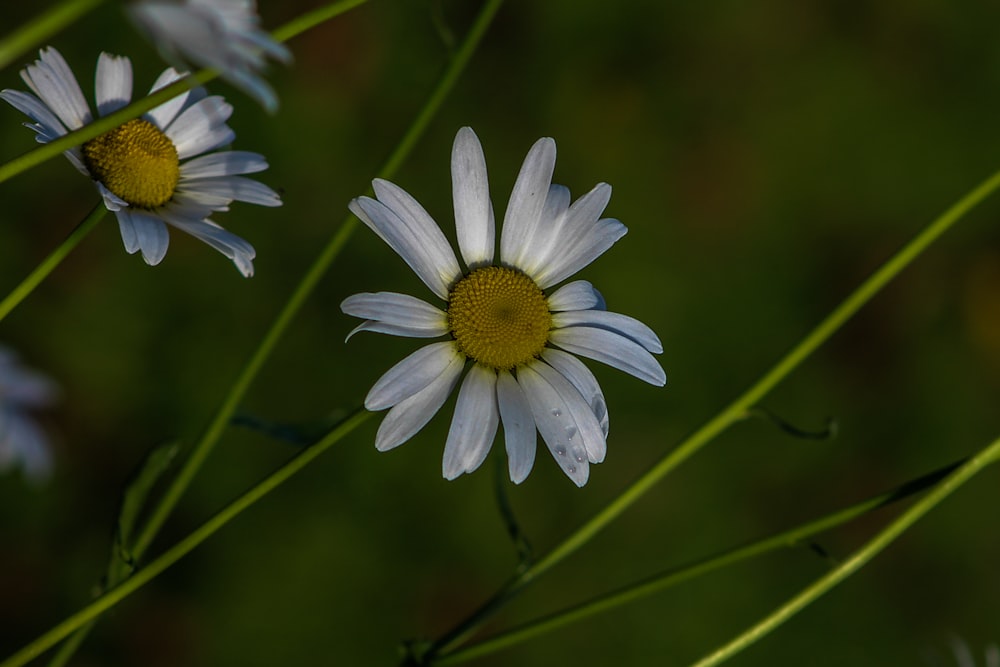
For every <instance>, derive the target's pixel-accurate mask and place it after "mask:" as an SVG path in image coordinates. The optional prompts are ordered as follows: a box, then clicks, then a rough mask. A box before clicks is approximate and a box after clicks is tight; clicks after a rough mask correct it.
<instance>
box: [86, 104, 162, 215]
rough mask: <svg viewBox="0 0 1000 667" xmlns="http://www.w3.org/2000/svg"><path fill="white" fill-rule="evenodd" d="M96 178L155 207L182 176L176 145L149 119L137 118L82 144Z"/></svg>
mask: <svg viewBox="0 0 1000 667" xmlns="http://www.w3.org/2000/svg"><path fill="white" fill-rule="evenodd" d="M82 150H83V159H84V162H85V163H86V165H87V169H89V170H90V173H91V174H92V175H93V176H94V178H95V179H97V180H99V181H100V182H101V183H104V186H105V187H106V188H107V189H108V190H111V192H113V193H115V194H116V195H118V196H119V197H121V198H122V199H124V200H125V201H127V202H128V203H129V204H131V205H132V206H136V207H138V208H146V209H153V208H158V207H160V206H163V205H164V204H166V203H167V202H168V201H170V198H171V197H173V196H174V190H176V189H177V181H178V179H179V178H180V161H179V160H178V157H177V148H176V147H175V146H174V144H173V142H172V141H170V139H169V137H167V135H165V134H164V133H163V131H162V130H160V129H159V128H158V127H156V126H155V125H153V124H152V123H150V122H149V121H147V120H143V119H141V118H134V119H132V120H130V121H128V122H127V123H125V124H124V125H119V126H118V127H116V128H115V129H113V130H108V131H107V132H105V133H104V134H102V135H100V136H98V137H95V138H93V139H91V140H90V141H88V142H87V143H85V144H84V145H83V148H82Z"/></svg>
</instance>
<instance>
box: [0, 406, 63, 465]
mask: <svg viewBox="0 0 1000 667" xmlns="http://www.w3.org/2000/svg"><path fill="white" fill-rule="evenodd" d="M6 412H7V414H6V415H5V417H6V418H0V427H2V428H0V459H8V461H7V463H10V462H17V461H20V463H21V467H22V469H23V470H24V474H25V476H26V477H27V478H28V479H30V480H32V481H41V480H43V479H45V478H46V477H48V476H49V474H50V473H51V472H52V454H51V453H50V452H49V443H48V438H46V437H45V434H44V433H42V431H41V429H39V428H38V426H37V425H36V424H35V423H34V421H32V420H31V419H30V418H29V417H27V416H26V415H23V414H21V413H19V412H17V411H14V410H10V411H6ZM5 450H6V451H5ZM0 462H2V461H0Z"/></svg>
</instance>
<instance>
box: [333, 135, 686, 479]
mask: <svg viewBox="0 0 1000 667" xmlns="http://www.w3.org/2000/svg"><path fill="white" fill-rule="evenodd" d="M555 160H556V145H555V142H554V141H553V140H552V139H548V138H545V139H540V140H539V141H538V142H536V143H535V145H534V146H532V148H531V151H530V152H529V153H528V156H527V157H526V158H525V160H524V165H523V166H522V167H521V172H520V174H519V175H518V177H517V182H516V183H515V185H514V190H513V192H512V193H511V196H510V202H509V203H508V205H507V212H506V216H505V218H504V222H503V229H502V231H501V234H500V248H499V254H497V253H496V252H495V249H494V245H495V232H494V217H493V206H492V204H491V202H490V196H489V185H488V182H487V178H486V158H485V157H484V156H483V149H482V147H481V146H480V144H479V139H478V138H477V137H476V135H475V133H474V132H473V131H472V130H471V129H469V128H467V127H465V128H462V129H461V130H459V131H458V135H457V136H456V137H455V144H454V147H453V149H452V157H451V174H452V187H453V200H454V205H455V225H456V229H457V233H458V245H459V249H460V250H461V254H462V258H463V260H464V261H465V265H466V267H468V268H467V270H463V269H462V268H461V266H460V265H459V262H458V259H457V258H456V257H455V253H454V251H453V250H452V248H451V246H450V245H449V243H448V241H447V240H446V239H445V236H444V234H443V233H442V231H441V229H440V228H439V227H438V225H437V223H435V222H434V220H433V219H432V218H431V216H430V215H429V214H428V213H427V212H426V211H425V210H424V209H423V208H422V207H421V206H420V204H419V203H417V201H416V200H415V199H414V198H413V197H411V196H410V195H409V194H407V193H406V192H405V191H403V190H402V189H401V188H399V187H398V186H396V185H394V184H392V183H390V182H388V181H384V180H375V181H373V183H372V185H373V187H374V189H375V196H376V197H377V199H371V198H369V197H360V198H358V199H354V200H352V201H351V203H350V209H351V211H353V212H354V214H355V215H357V216H358V217H359V218H361V220H362V221H363V222H364V223H365V224H366V225H368V227H370V228H371V229H372V231H374V232H375V233H376V234H378V236H379V237H380V238H381V239H382V240H383V241H385V242H386V243H388V244H389V246H390V247H391V248H392V249H393V250H395V251H396V252H397V253H398V254H399V255H400V256H401V257H402V258H403V259H404V260H405V261H406V263H407V264H409V266H410V268H412V269H413V270H414V272H415V273H416V274H417V276H418V277H419V278H420V279H421V280H422V281H423V282H424V284H425V285H427V287H429V288H430V289H431V291H432V292H434V294H436V295H437V296H438V297H439V298H441V299H442V300H444V301H445V302H446V307H445V309H444V310H442V309H440V308H438V307H436V306H434V305H431V304H429V303H427V302H425V301H423V300H421V299H418V298H416V297H412V296H407V295H405V294H396V293H392V292H379V293H374V294H373V293H363V294H355V295H354V296H351V297H348V298H347V299H346V300H344V302H343V303H342V304H341V309H342V310H343V311H344V312H345V313H347V314H348V315H353V316H355V317H362V318H365V320H366V321H365V322H364V323H362V324H361V325H360V326H358V327H357V328H355V329H354V331H352V332H351V333H350V335H349V336H348V338H350V336H352V335H354V334H355V333H356V332H358V331H378V332H381V333H388V334H393V335H397V336H410V337H414V338H436V337H443V336H447V339H446V340H442V341H438V342H433V343H431V344H429V345H427V346H425V347H422V348H420V349H419V350H417V351H416V352H414V353H413V354H411V355H409V356H408V357H406V358H405V359H403V361H401V362H399V363H398V364H396V365H395V366H393V367H392V368H391V369H390V370H389V371H388V372H387V373H385V375H383V376H382V377H381V378H380V379H379V380H378V381H377V382H376V383H375V386H373V387H372V389H371V391H370V392H369V393H368V396H367V398H366V399H365V407H366V408H368V409H369V410H385V409H387V408H391V409H390V410H389V413H388V414H387V415H386V417H385V419H384V420H383V421H382V424H381V425H380V426H379V429H378V435H377V436H376V440H375V446H376V447H377V448H378V449H379V450H381V451H385V450H388V449H391V448H393V447H396V446H398V445H400V444H402V443H404V442H406V441H407V440H408V439H409V438H410V437H412V436H413V435H414V434H415V433H416V432H417V431H419V430H420V429H421V428H423V426H424V425H425V424H426V423H427V422H428V421H429V420H430V419H431V417H433V416H434V414H435V413H436V412H437V411H438V410H439V409H440V408H441V406H442V404H443V403H444V402H445V399H446V398H447V397H448V395H449V394H450V393H451V391H452V390H453V389H454V388H455V387H456V386H457V385H458V383H459V380H460V378H461V376H462V372H463V370H464V369H465V368H466V366H467V365H468V366H469V372H468V373H467V374H466V376H465V380H464V381H463V382H462V386H461V388H460V389H459V392H458V402H457V405H456V407H455V415H454V418H453V419H452V422H451V428H450V430H449V432H448V438H447V442H446V443H445V448H444V462H443V466H442V467H443V472H444V476H445V477H446V478H447V479H454V478H456V477H458V476H459V475H461V474H462V473H466V472H472V471H473V470H475V469H476V468H478V467H479V465H480V464H481V463H482V462H483V460H484V459H485V458H486V455H487V453H488V452H489V449H490V446H491V445H492V443H493V438H494V436H495V435H496V431H497V426H498V425H499V424H500V423H502V424H503V430H504V438H505V442H506V449H507V457H508V461H509V471H510V478H511V480H513V481H514V482H515V483H520V482H522V481H523V480H524V479H525V478H526V477H527V476H528V473H529V472H530V471H531V468H532V465H533V464H534V460H535V445H536V429H537V431H538V432H539V433H541V435H542V439H543V440H544V441H545V443H546V445H548V448H549V451H550V452H552V455H553V457H554V458H555V460H556V462H557V463H558V464H559V466H560V467H561V468H562V470H563V471H564V472H565V473H566V475H568V476H569V478H570V479H572V480H573V481H574V482H575V483H576V484H577V485H578V486H583V485H584V484H586V482H587V479H588V477H589V474H590V464H591V463H600V462H601V461H603V460H604V454H605V450H606V439H607V435H608V413H607V406H606V404H605V401H604V395H603V393H602V392H601V388H600V386H599V385H598V383H597V380H596V378H595V377H594V375H593V373H591V372H590V370H588V369H587V367H586V366H585V365H584V364H583V363H582V362H581V361H580V360H579V359H577V358H576V356H574V355H581V356H584V357H589V358H591V359H596V360H597V361H602V362H604V363H606V364H608V365H610V366H614V367H615V368H618V369H620V370H623V371H625V372H626V373H629V374H631V375H634V376H636V377H637V378H639V379H641V380H645V381H646V382H649V383H650V384H653V385H657V386H662V385H663V384H665V382H666V375H665V374H664V372H663V369H662V368H661V367H660V365H659V363H657V361H656V359H655V358H654V357H653V356H652V354H650V353H657V354H658V353H660V352H662V351H663V348H662V346H661V345H660V341H659V339H658V338H657V337H656V334H654V333H653V331H652V330H651V329H650V328H649V327H647V326H646V325H644V324H642V323H641V322H639V321H638V320H635V319H633V318H631V317H628V316H626V315H620V314H618V313H611V312H608V311H607V310H605V309H604V300H603V298H602V297H601V295H600V293H599V292H598V291H597V290H596V289H594V287H593V286H592V285H591V284H590V283H589V282H587V281H585V280H577V281H574V282H570V283H567V284H565V285H563V286H562V287H560V288H558V289H556V290H555V291H549V290H550V288H552V287H553V286H555V285H557V284H558V283H560V282H562V281H563V280H565V279H566V278H568V277H570V276H571V275H573V274H574V273H576V272H577V271H579V270H580V269H582V268H583V267H585V266H587V265H588V264H590V262H592V261H593V260H594V259H596V258H597V257H598V256H600V255H601V254H602V253H604V251H605V250H607V249H608V248H610V247H611V246H612V245H613V244H614V243H615V242H616V241H617V240H618V239H620V238H621V237H622V236H624V235H625V232H626V231H627V230H626V228H625V226H624V225H623V224H622V223H620V222H619V221H618V220H614V219H611V218H601V213H602V212H603V211H604V208H605V206H607V203H608V200H609V199H610V197H611V186H609V185H608V184H606V183H601V184H599V185H597V186H596V187H595V188H594V189H593V190H591V191H590V192H589V193H587V194H586V195H584V196H583V197H581V198H580V199H578V200H576V201H575V202H573V203H572V204H570V193H569V190H568V189H567V188H565V187H563V186H561V185H553V184H552V171H553V169H554V167H555ZM466 362H472V363H471V364H467V363H466Z"/></svg>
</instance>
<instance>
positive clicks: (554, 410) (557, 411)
mask: <svg viewBox="0 0 1000 667" xmlns="http://www.w3.org/2000/svg"><path fill="white" fill-rule="evenodd" d="M552 416H553V417H562V410H560V409H559V408H552Z"/></svg>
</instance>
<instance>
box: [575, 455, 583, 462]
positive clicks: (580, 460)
mask: <svg viewBox="0 0 1000 667" xmlns="http://www.w3.org/2000/svg"><path fill="white" fill-rule="evenodd" d="M575 458H576V462H577V463H583V455H582V454H577V455H576V457H575Z"/></svg>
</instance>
